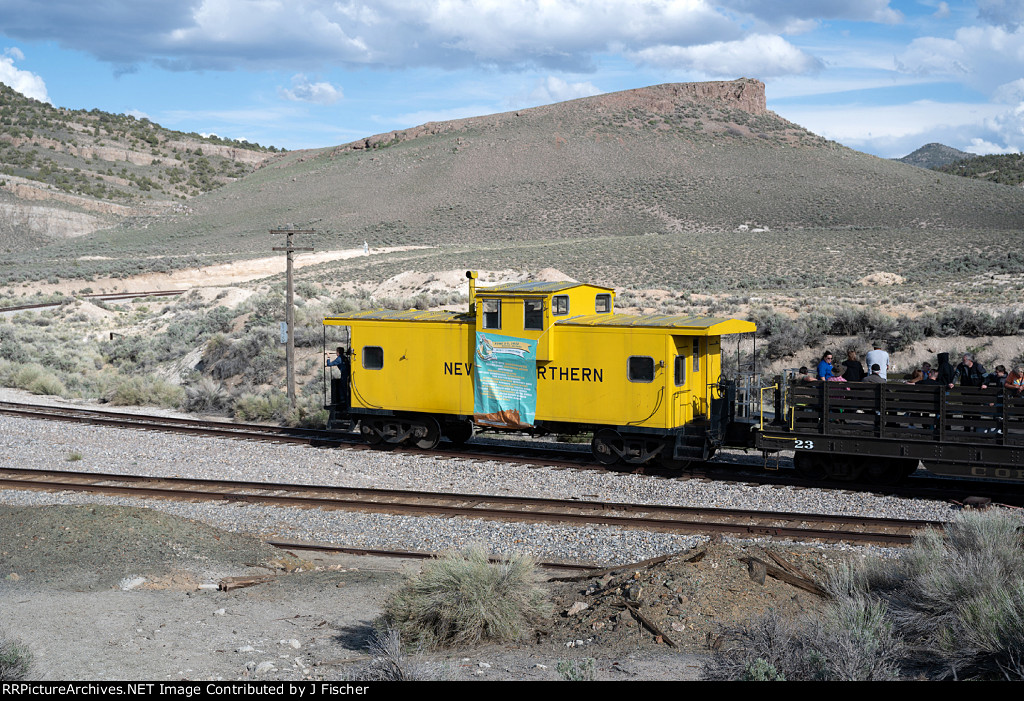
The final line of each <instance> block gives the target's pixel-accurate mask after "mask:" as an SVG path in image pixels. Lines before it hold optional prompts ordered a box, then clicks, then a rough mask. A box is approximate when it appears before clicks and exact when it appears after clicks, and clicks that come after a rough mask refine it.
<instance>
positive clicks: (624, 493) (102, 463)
mask: <svg viewBox="0 0 1024 701" xmlns="http://www.w3.org/2000/svg"><path fill="white" fill-rule="evenodd" d="M7 398H10V399H13V400H16V401H24V400H25V398H24V396H21V395H19V396H18V397H17V398H16V399H15V397H6V396H4V394H3V393H0V399H7ZM78 456H80V459H69V458H72V457H73V458H78ZM0 465H3V466H7V467H20V468H38V469H57V470H61V469H64V470H74V471H95V472H114V473H127V474H145V475H155V476H188V477H194V478H208V479H239V480H254V481H268V482H294V483H302V484H323V485H341V486H350V487H378V488H393V489H426V490H434V491H439V492H458V493H470V494H495V495H506V494H522V495H528V496H540V497H550V498H566V499H574V498H575V499H582V500H588V501H601V500H606V501H617V502H632V503H650V504H676V505H701V506H708V505H710V506H717V507H722V508H753V509H764V510H772V511H797V512H808V513H811V512H815V513H829V512H831V513H839V514H856V515H873V516H885V517H896V518H913V519H933V520H943V519H946V518H948V517H949V516H950V515H951V513H952V507H951V506H950V505H949V504H946V503H943V502H933V501H924V500H908V499H900V498H895V497H885V496H878V495H874V494H869V493H853V492H844V491H838V490H817V489H793V488H789V487H773V486H755V485H749V484H741V483H722V482H707V481H702V480H670V479H662V478H652V477H649V476H643V475H631V474H615V473H603V472H596V471H577V470H566V469H549V468H530V467H523V466H518V465H507V464H503V463H500V462H491V461H486V462H484V461H467V460H461V459H444V458H435V457H423V456H416V455H408V454H397V453H383V452H372V451H356V450H351V451H350V450H336V449H317V448H312V447H307V446H296V445H274V444H268V443H254V442H243V441H234V440H227V439H216V438H197V437H190V436H183V435H177V434H165V433H157V432H147V431H136V430H124V429H110V428H102V427H94V426H87V425H77V424H68V423H62V422H47V421H38V420H26V419H17V418H11V417H2V416H0ZM0 503H5V504H11V505H22V506H24V505H33V504H53V503H62V504H78V503H104V504H120V505H134V506H146V507H150V508H155V509H161V510H164V511H167V512H170V513H173V514H176V515H179V516H183V517H187V518H193V519H198V520H201V521H206V522H208V523H211V524H214V525H216V526H219V527H221V528H225V529H227V530H232V531H237V532H246V533H252V534H257V535H274V536H277V537H280V538H288V539H295V540H315V541H327V542H332V543H336V544H340V545H344V546H351V547H366V548H392V549H403V550H419V551H431V552H438V551H444V550H447V549H451V548H461V547H463V546H466V545H469V544H473V543H484V544H486V545H487V546H488V548H489V549H490V550H491V551H492V552H495V553H509V552H513V551H527V552H530V553H532V554H534V555H535V556H537V557H539V558H541V559H548V560H564V561H586V562H599V563H621V562H630V561H639V560H642V559H645V558H649V557H654V556H657V555H660V554H664V553H667V552H676V551H680V550H684V549H687V548H689V547H692V546H693V545H694V544H695V543H696V542H697V541H699V540H701V537H699V536H684V535H673V534H666V533H647V532H642V531H634V530H622V529H614V528H589V527H569V526H555V525H538V524H518V523H500V522H491V521H476V520H469V519H446V518H431V517H403V516H390V515H384V514H366V513H348V512H342V511H323V510H319V509H314V510H299V509H286V508H275V507H259V506H239V505H231V504H206V503H195V504H192V503H179V502H165V501H160V500H145V501H143V500H137V499H123V498H111V497H97V496H86V495H81V494H73V493H62V494H46V493H38V492H25V491H12V490H4V491H2V492H0Z"/></svg>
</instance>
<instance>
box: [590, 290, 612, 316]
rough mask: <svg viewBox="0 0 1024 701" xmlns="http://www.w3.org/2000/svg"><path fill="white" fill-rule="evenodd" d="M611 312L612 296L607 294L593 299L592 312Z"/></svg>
mask: <svg viewBox="0 0 1024 701" xmlns="http://www.w3.org/2000/svg"><path fill="white" fill-rule="evenodd" d="M611 310H612V296H611V295H609V294H602V295H598V296H597V297H595V298H594V312H595V313H596V314H607V313H608V312H610V311H611Z"/></svg>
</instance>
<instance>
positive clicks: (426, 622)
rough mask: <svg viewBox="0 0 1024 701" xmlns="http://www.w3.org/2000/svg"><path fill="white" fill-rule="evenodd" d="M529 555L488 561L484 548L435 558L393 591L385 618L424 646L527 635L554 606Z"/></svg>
mask: <svg viewBox="0 0 1024 701" xmlns="http://www.w3.org/2000/svg"><path fill="white" fill-rule="evenodd" d="M534 572H535V564H534V561H533V559H532V558H530V557H529V556H527V555H513V556H512V557H510V558H509V559H507V560H503V561H501V562H498V563H491V562H489V561H488V558H487V553H486V551H484V549H483V548H480V547H474V548H470V549H468V550H466V551H465V552H463V553H449V554H447V555H444V556H443V557H441V558H439V559H436V560H431V561H430V562H428V563H427V564H426V565H425V566H424V567H423V570H422V571H421V572H420V573H419V574H418V575H416V576H414V577H411V578H410V579H409V580H408V581H407V582H406V583H405V585H403V586H402V587H401V588H399V589H398V590H397V591H395V592H393V593H392V594H391V596H390V597H389V598H388V600H387V602H386V603H385V605H384V620H385V621H387V623H388V625H391V626H393V627H395V628H396V629H398V630H399V631H401V634H402V639H403V640H405V641H406V642H407V643H411V644H413V645H420V646H422V647H423V648H425V649H435V648H441V647H458V646H463V645H473V644H477V643H480V642H484V641H495V642H497V641H516V640H523V639H525V638H526V637H527V635H528V634H529V633H530V631H532V630H533V629H534V627H535V625H536V624H537V623H539V622H540V621H541V620H542V619H543V618H544V617H545V616H547V615H548V614H549V612H550V605H549V603H548V601H547V598H546V595H545V593H544V591H543V590H542V589H540V588H539V587H537V586H536V585H535V584H534V577H535V574H534Z"/></svg>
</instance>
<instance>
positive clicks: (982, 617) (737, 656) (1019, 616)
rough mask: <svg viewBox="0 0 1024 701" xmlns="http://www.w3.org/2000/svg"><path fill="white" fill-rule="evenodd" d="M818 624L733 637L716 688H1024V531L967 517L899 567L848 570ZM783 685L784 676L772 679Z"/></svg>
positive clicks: (760, 627)
mask: <svg viewBox="0 0 1024 701" xmlns="http://www.w3.org/2000/svg"><path fill="white" fill-rule="evenodd" d="M827 588H828V590H829V592H830V593H831V594H832V597H833V600H832V603H830V605H829V606H827V607H826V608H825V609H824V610H823V611H822V613H821V614H820V615H819V616H818V617H817V618H814V619H810V618H808V619H805V620H803V621H800V622H790V621H786V620H781V619H779V618H778V617H777V616H776V615H774V614H769V615H767V616H765V617H764V618H761V619H758V620H756V621H752V622H750V623H748V624H745V625H743V626H739V627H736V628H733V629H728V630H726V631H725V634H724V638H725V639H726V640H727V641H728V644H727V645H726V646H725V647H724V648H723V649H722V650H721V651H719V652H717V653H716V654H715V655H714V656H713V659H712V660H711V662H710V663H709V664H708V666H707V668H706V669H705V675H706V677H707V678H708V679H744V678H746V679H753V678H755V676H751V675H758V674H759V675H761V676H762V677H764V678H776V676H781V677H784V678H785V679H787V680H790V681H793V680H799V679H836V680H839V679H864V680H866V679H896V678H898V675H899V673H900V670H901V669H909V670H914V671H915V672H919V673H923V674H925V675H927V676H930V677H933V678H949V677H951V678H955V679H1015V680H1024V528H1022V523H1021V519H1020V517H1019V516H1016V515H1014V514H1012V513H1009V512H1005V511H992V512H963V513H962V514H960V515H959V516H958V517H957V518H956V519H954V520H953V521H951V522H949V523H948V524H946V526H945V528H944V530H943V531H934V530H933V531H928V532H926V533H924V534H923V535H921V536H918V537H915V539H914V543H913V545H912V546H911V547H910V548H909V549H908V550H907V551H905V552H904V553H903V554H902V555H901V556H900V558H899V559H897V560H895V561H881V560H874V561H868V563H867V564H865V565H860V566H859V567H858V568H856V569H854V568H852V567H846V568H841V569H838V570H836V571H835V572H833V574H832V576H831V577H830V578H829V580H828V582H827ZM772 675H776V676H772Z"/></svg>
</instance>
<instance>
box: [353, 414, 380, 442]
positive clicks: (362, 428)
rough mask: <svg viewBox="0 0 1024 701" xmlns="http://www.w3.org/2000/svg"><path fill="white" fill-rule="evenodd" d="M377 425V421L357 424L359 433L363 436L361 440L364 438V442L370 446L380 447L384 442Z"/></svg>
mask: <svg viewBox="0 0 1024 701" xmlns="http://www.w3.org/2000/svg"><path fill="white" fill-rule="evenodd" d="M379 424H380V422H379V421H373V420H370V421H367V420H366V419H363V420H362V421H360V422H359V432H360V433H361V434H363V438H365V439H366V442H367V443H369V444H370V445H380V444H381V442H382V441H383V440H384V437H383V436H382V435H381V427H380V425H379Z"/></svg>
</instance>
